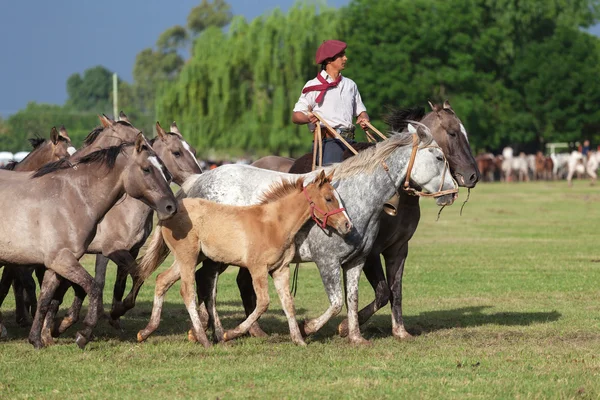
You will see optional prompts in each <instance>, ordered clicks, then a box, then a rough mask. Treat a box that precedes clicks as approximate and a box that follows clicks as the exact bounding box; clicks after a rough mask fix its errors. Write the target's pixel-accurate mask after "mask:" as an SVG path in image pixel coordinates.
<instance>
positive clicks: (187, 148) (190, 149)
mask: <svg viewBox="0 0 600 400" xmlns="http://www.w3.org/2000/svg"><path fill="white" fill-rule="evenodd" d="M181 144H183V148H184V149H185V150H186V151H187V152H188V153H190V156H192V159H193V160H194V161H195V162H196V165H197V166H198V168H200V171H202V167H201V166H200V164H198V160H197V159H196V156H194V153H192V148H191V147H190V145H189V144H188V143H187V142H186V141H185V140H182V141H181Z"/></svg>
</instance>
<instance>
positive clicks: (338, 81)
mask: <svg viewBox="0 0 600 400" xmlns="http://www.w3.org/2000/svg"><path fill="white" fill-rule="evenodd" d="M347 60H348V57H346V43H344V42H341V41H339V40H326V41H324V42H323V43H322V44H321V46H319V48H318V49H317V54H316V56H315V61H316V63H317V64H321V72H320V73H319V74H318V75H317V77H316V78H314V79H312V80H310V81H308V82H306V84H305V85H304V88H303V89H302V94H301V95H300V98H299V99H298V102H297V103H296V105H295V106H294V111H293V114H292V122H294V123H295V124H309V125H308V127H309V129H310V130H311V131H313V132H314V130H315V127H316V124H317V123H318V122H319V120H318V119H317V117H315V116H314V114H313V113H312V111H315V112H317V113H318V114H319V116H320V117H322V118H323V119H324V120H325V122H327V123H328V124H329V125H330V126H331V127H332V128H334V129H335V130H336V131H337V133H338V134H339V135H340V136H342V137H343V138H344V139H345V140H346V141H348V142H349V143H354V124H353V123H352V120H353V117H357V118H356V123H357V124H359V125H360V126H361V128H363V129H366V128H367V125H366V122H368V121H369V115H367V109H366V107H365V105H364V104H363V102H362V99H361V97H360V93H359V92H358V87H357V86H356V83H354V81H353V80H352V79H349V78H346V77H345V76H342V73H341V72H342V70H343V69H344V68H346V61H347ZM322 132H323V165H327V164H332V163H336V162H340V161H342V155H343V153H344V150H345V149H346V146H345V145H344V144H343V142H342V141H341V140H339V139H335V138H334V137H333V135H332V134H331V133H330V132H328V131H327V129H323V130H322ZM313 151H314V143H313Z"/></svg>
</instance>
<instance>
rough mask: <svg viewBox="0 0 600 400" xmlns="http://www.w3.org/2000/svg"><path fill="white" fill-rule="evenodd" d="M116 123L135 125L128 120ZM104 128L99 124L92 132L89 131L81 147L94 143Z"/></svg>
mask: <svg viewBox="0 0 600 400" xmlns="http://www.w3.org/2000/svg"><path fill="white" fill-rule="evenodd" d="M115 123H116V124H120V125H124V126H133V125H131V124H130V123H129V122H126V121H116V122H115ZM104 129H105V128H104V127H103V126H98V127H96V128H94V130H93V131H91V132H90V133H88V135H87V136H86V137H85V139H83V145H82V146H81V147H87V146H89V145H91V144H92V143H94V141H95V140H96V139H98V135H100V132H102V131H103V130H104Z"/></svg>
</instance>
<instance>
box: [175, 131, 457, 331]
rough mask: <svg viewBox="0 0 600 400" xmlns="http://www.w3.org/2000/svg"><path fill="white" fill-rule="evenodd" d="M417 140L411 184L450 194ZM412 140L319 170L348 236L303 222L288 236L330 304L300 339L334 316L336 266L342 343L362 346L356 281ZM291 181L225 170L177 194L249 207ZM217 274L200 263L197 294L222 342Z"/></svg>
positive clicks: (452, 186)
mask: <svg viewBox="0 0 600 400" xmlns="http://www.w3.org/2000/svg"><path fill="white" fill-rule="evenodd" d="M419 136H420V140H421V142H420V143H418V142H417V145H418V146H419V147H418V149H419V151H417V152H416V159H415V162H414V167H413V170H412V173H411V175H410V181H411V184H413V185H417V186H418V187H420V188H422V189H423V190H425V191H429V192H432V193H434V192H439V191H446V190H451V191H452V192H456V190H457V185H456V183H455V182H454V181H453V179H452V177H451V176H450V173H449V171H448V170H447V164H446V162H445V160H444V157H443V154H442V152H441V150H440V149H439V148H438V147H437V146H435V145H434V144H433V143H432V137H431V135H430V133H429V132H428V130H426V129H419ZM412 141H413V135H411V134H409V133H398V134H394V135H392V136H391V137H390V139H388V140H386V141H384V142H381V143H379V144H377V145H376V146H374V147H372V148H370V149H368V150H365V151H364V152H362V153H361V154H359V155H357V156H355V157H353V158H352V159H348V160H346V161H344V162H343V163H340V164H335V165H334V166H332V167H328V168H326V171H334V185H335V187H336V189H337V191H338V193H339V194H340V196H341V198H342V200H343V202H344V205H345V207H346V210H347V212H348V214H349V216H350V218H351V219H352V222H353V225H354V228H355V229H354V230H353V231H352V232H351V233H350V234H349V235H347V236H346V237H345V238H341V237H340V236H338V235H336V234H332V233H331V232H329V231H328V230H324V229H321V228H320V227H319V226H317V225H315V224H314V223H310V222H309V223H308V224H306V225H305V226H304V227H303V229H301V230H300V232H299V233H298V235H297V236H296V248H297V251H296V255H295V258H294V261H295V262H309V261H313V262H315V263H316V264H317V266H318V268H319V272H320V273H321V278H322V280H323V284H324V286H325V290H326V292H327V295H328V297H329V301H330V303H331V305H330V307H329V308H328V309H327V311H326V312H325V313H324V314H323V315H321V316H320V317H318V318H316V319H312V320H309V321H306V322H305V324H304V326H303V331H304V333H305V334H310V333H313V332H316V331H317V330H318V329H320V328H321V327H322V326H323V325H324V324H325V323H326V322H327V321H328V320H329V319H330V318H331V317H333V316H335V315H337V314H338V313H339V312H340V311H341V309H342V305H343V293H342V287H341V276H340V267H342V266H343V273H344V283H345V286H346V303H347V307H348V318H349V321H350V332H349V340H350V341H351V342H354V343H362V342H365V340H364V338H363V337H362V335H361V333H360V330H359V326H358V316H357V312H358V279H359V277H360V272H361V270H362V267H363V264H364V262H365V259H366V257H367V255H368V254H369V252H370V250H371V248H372V246H373V244H374V242H375V238H376V237H377V233H378V231H379V225H380V218H379V214H380V212H381V209H382V207H383V205H384V203H385V202H386V201H387V200H388V199H390V198H391V197H392V195H393V194H394V193H396V192H397V191H398V190H400V188H401V186H402V185H403V183H404V180H405V178H406V175H407V170H408V162H409V159H410V156H411V152H412V149H413V147H412V146H411V145H410V144H411V143H412ZM315 173H317V171H316V172H312V173H309V174H307V177H311V176H312V175H314V174H315ZM293 177H294V175H290V174H284V173H279V172H274V171H268V170H262V169H258V168H254V167H248V166H239V165H227V166H222V167H219V168H217V169H215V170H212V171H210V172H208V173H205V174H202V175H198V176H195V177H192V178H190V179H188V181H186V183H185V184H184V185H183V187H182V192H183V195H185V196H187V197H202V198H205V199H208V200H212V201H216V202H220V203H224V204H233V205H250V204H256V203H257V202H258V201H259V198H260V196H261V194H262V193H263V192H264V191H265V190H267V188H268V187H269V186H270V185H271V184H272V183H273V182H276V181H279V180H280V179H282V178H285V179H292V178H293ZM453 200H454V194H453V193H449V194H446V195H443V196H441V197H438V199H437V202H438V204H439V205H445V204H451V203H452V202H453ZM222 269H224V267H223V266H221V265H215V264H213V263H207V262H205V263H204V266H203V268H202V270H205V271H207V272H205V273H203V275H204V276H203V278H202V279H201V280H200V282H210V283H211V284H209V285H208V287H206V288H205V289H206V290H207V291H206V292H205V293H210V295H209V298H208V299H207V300H208V301H207V307H208V311H209V314H211V317H212V318H211V320H212V322H213V324H214V325H215V336H216V339H217V340H220V339H222V328H221V327H220V323H219V320H218V317H217V316H216V310H215V303H214V298H213V297H214V295H215V293H216V275H217V274H218V271H220V270H222ZM211 276H212V277H211ZM197 282H198V281H197Z"/></svg>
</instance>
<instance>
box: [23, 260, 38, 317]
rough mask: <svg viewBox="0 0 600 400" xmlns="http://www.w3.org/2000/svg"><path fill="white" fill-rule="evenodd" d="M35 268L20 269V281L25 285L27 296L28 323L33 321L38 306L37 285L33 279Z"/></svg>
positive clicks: (24, 292)
mask: <svg viewBox="0 0 600 400" xmlns="http://www.w3.org/2000/svg"><path fill="white" fill-rule="evenodd" d="M33 270H34V269H33V268H21V270H20V271H19V277H20V281H21V283H22V285H23V294H24V298H25V302H24V305H25V314H26V315H27V317H26V320H27V321H28V322H27V323H28V324H29V323H31V320H32V318H33V315H34V314H35V309H36V308H37V294H36V289H37V285H36V284H35V280H34V279H33Z"/></svg>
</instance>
